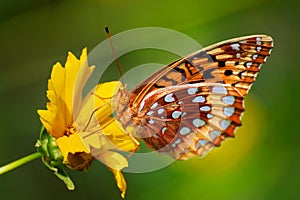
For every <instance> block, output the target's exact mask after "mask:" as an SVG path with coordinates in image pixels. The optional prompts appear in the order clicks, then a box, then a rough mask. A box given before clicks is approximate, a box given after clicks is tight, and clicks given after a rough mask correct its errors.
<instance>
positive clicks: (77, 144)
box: [56, 133, 90, 163]
mask: <svg viewBox="0 0 300 200" xmlns="http://www.w3.org/2000/svg"><path fill="white" fill-rule="evenodd" d="M56 144H57V146H58V147H59V149H60V151H61V153H62V155H63V157H64V163H66V162H67V158H68V154H69V153H72V154H75V153H79V152H85V153H90V151H89V150H88V149H87V148H86V147H85V145H84V144H83V143H82V139H81V137H80V136H79V135H78V133H73V134H71V135H70V136H69V137H67V136H63V137H60V138H57V139H56Z"/></svg>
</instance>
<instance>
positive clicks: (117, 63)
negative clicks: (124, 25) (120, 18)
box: [105, 26, 124, 83]
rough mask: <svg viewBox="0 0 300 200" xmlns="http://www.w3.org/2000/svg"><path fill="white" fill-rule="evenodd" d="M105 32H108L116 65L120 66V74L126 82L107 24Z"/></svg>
mask: <svg viewBox="0 0 300 200" xmlns="http://www.w3.org/2000/svg"><path fill="white" fill-rule="evenodd" d="M105 32H106V34H107V38H108V40H109V43H110V47H111V50H112V53H113V55H114V59H115V63H116V66H117V68H118V71H119V74H120V76H121V79H122V82H123V83H124V80H123V74H122V71H121V68H120V65H119V61H118V58H117V55H116V52H115V49H114V46H113V43H112V40H111V37H110V32H109V29H108V27H107V26H106V27H105Z"/></svg>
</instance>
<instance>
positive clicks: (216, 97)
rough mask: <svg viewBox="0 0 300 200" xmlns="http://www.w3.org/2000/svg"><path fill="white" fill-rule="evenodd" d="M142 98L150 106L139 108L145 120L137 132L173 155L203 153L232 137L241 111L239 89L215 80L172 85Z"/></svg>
mask: <svg viewBox="0 0 300 200" xmlns="http://www.w3.org/2000/svg"><path fill="white" fill-rule="evenodd" d="M152 99H156V100H157V101H156V102H154V103H153V102H152ZM144 101H145V102H144V103H145V105H149V106H150V107H144V108H143V109H142V110H140V114H142V113H144V114H143V116H139V117H140V118H143V120H144V122H143V123H142V124H141V125H140V127H139V130H138V132H139V133H140V136H141V137H142V138H143V140H144V141H145V142H146V143H147V144H148V145H149V146H151V147H152V148H154V149H156V150H158V151H159V152H163V153H168V154H169V155H171V156H172V157H173V158H175V159H186V158H188V157H190V156H193V155H199V156H202V155H203V154H205V153H206V152H207V151H208V150H210V149H211V148H212V147H213V146H214V145H220V143H221V141H222V140H224V139H225V138H226V137H233V136H234V130H235V128H236V127H238V126H240V125H241V120H240V117H241V114H242V113H243V111H244V107H243V97H242V96H241V95H240V94H239V92H237V91H236V89H235V88H234V87H232V86H230V85H225V84H218V83H198V84H185V85H181V86H171V87H168V88H164V89H160V90H156V91H154V92H152V93H150V94H149V95H147V98H146V99H144ZM150 102H151V103H150ZM201 144H202V145H201Z"/></svg>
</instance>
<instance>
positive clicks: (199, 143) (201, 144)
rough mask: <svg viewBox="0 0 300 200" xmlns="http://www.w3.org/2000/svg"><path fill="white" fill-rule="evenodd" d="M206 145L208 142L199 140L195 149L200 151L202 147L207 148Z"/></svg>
mask: <svg viewBox="0 0 300 200" xmlns="http://www.w3.org/2000/svg"><path fill="white" fill-rule="evenodd" d="M206 144H207V140H198V141H197V142H196V145H195V147H196V149H199V148H200V147H203V146H205V145H206Z"/></svg>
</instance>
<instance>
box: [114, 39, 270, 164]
mask: <svg viewBox="0 0 300 200" xmlns="http://www.w3.org/2000/svg"><path fill="white" fill-rule="evenodd" d="M272 46H273V44H272V38H271V37H270V36H266V35H253V36H246V37H240V38H235V39H231V40H227V41H224V42H221V43H217V44H215V45H211V46H209V47H207V48H204V49H202V50H200V51H198V52H195V53H193V54H191V55H189V56H187V57H185V58H182V59H179V60H177V61H175V62H173V63H172V64H170V65H168V66H166V67H164V68H162V69H161V70H159V71H158V72H156V73H154V74H153V75H151V76H150V77H149V78H147V79H146V80H145V81H143V82H142V83H141V84H139V85H138V86H137V87H136V89H134V90H133V91H132V92H129V93H128V99H129V102H128V109H129V110H130V112H128V113H131V116H132V119H133V120H132V124H131V125H133V126H135V127H136V130H137V132H138V133H139V134H140V136H141V137H142V138H143V140H144V141H145V142H146V144H148V146H150V147H151V148H153V149H156V150H158V151H160V152H164V153H168V154H169V155H171V156H172V157H174V158H176V159H187V158H189V157H191V156H193V155H199V156H202V155H204V154H205V153H207V152H208V151H209V150H210V149H211V148H212V147H213V146H218V145H220V143H221V141H222V140H224V139H225V138H226V137H233V136H234V131H235V129H236V127H238V126H240V125H241V115H242V113H243V111H244V105H243V99H244V96H245V95H246V94H247V93H248V91H249V89H250V87H251V85H252V84H253V82H254V81H255V78H256V75H257V73H258V72H259V70H260V66H261V64H263V63H264V62H265V61H266V58H267V57H268V56H269V55H270V51H271V49H272ZM126 118H128V117H126ZM120 121H121V122H122V117H121V118H120ZM123 124H126V125H128V122H126V123H123Z"/></svg>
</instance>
